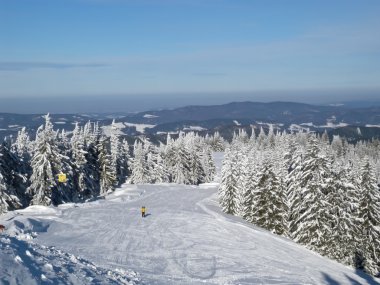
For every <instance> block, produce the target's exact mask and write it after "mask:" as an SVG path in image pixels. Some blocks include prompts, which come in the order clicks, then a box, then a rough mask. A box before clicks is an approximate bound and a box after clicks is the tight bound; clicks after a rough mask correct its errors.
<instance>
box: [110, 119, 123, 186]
mask: <svg viewBox="0 0 380 285" xmlns="http://www.w3.org/2000/svg"><path fill="white" fill-rule="evenodd" d="M110 141H111V143H110V144H111V166H112V171H113V172H114V175H115V177H116V181H117V185H121V184H122V183H124V182H125V174H124V171H123V165H122V160H123V157H122V155H123V152H122V147H123V146H122V145H121V142H120V139H119V134H118V129H117V127H116V123H115V120H113V121H112V125H111V138H110Z"/></svg>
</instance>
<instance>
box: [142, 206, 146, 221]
mask: <svg viewBox="0 0 380 285" xmlns="http://www.w3.org/2000/svg"><path fill="white" fill-rule="evenodd" d="M145 213H146V208H145V206H142V207H141V217H143V218H145Z"/></svg>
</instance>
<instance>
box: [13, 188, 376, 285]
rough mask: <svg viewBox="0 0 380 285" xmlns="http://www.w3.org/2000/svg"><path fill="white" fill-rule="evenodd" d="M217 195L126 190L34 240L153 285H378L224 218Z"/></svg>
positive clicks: (67, 212) (66, 213)
mask: <svg viewBox="0 0 380 285" xmlns="http://www.w3.org/2000/svg"><path fill="white" fill-rule="evenodd" d="M216 193H217V184H210V185H200V186H199V187H196V186H184V185H176V184H163V185H125V186H124V187H123V188H122V189H120V190H117V191H116V192H115V193H114V194H111V195H110V196H108V197H106V199H105V200H100V201H95V202H92V203H88V204H84V205H78V207H71V208H67V209H64V210H62V213H61V214H60V216H59V217H57V218H55V219H50V220H49V223H50V224H49V227H48V228H47V229H46V230H45V232H41V233H39V235H38V237H37V239H36V240H35V241H37V242H38V243H41V244H44V245H51V246H56V247H57V248H61V249H63V250H65V251H66V252H70V253H72V254H75V255H77V256H82V257H84V258H86V259H88V260H91V261H92V262H93V263H94V264H97V265H99V266H102V267H105V268H115V267H117V268H122V269H124V270H134V271H137V272H139V273H140V274H141V278H142V280H143V282H145V284H152V285H172V284H173V285H174V284H241V285H248V284H283V285H285V284H305V285H306V284H313V285H317V284H318V285H319V284H349V285H351V284H353V283H352V282H347V281H348V280H349V279H348V277H349V278H351V280H355V281H356V282H357V283H356V284H376V283H375V282H371V280H370V281H368V280H364V279H363V278H361V277H360V276H358V275H357V274H355V272H354V271H353V270H352V269H349V268H347V267H345V266H343V265H340V264H338V263H336V262H333V261H330V260H328V259H326V258H323V257H320V256H319V255H317V254H313V253H312V252H310V251H308V250H307V249H305V248H304V247H302V246H300V245H297V244H295V243H293V242H292V241H290V240H288V239H286V238H282V237H277V236H273V235H272V234H271V233H269V232H267V231H265V230H262V229H260V228H257V227H255V226H253V225H251V224H249V223H247V222H245V221H243V220H241V219H240V218H238V217H233V216H230V215H226V214H224V213H221V212H220V209H219V207H218V205H217V202H216ZM141 206H146V207H147V214H148V215H147V217H146V218H142V217H141V213H140V208H141ZM17 219H18V217H15V218H14V219H13V220H12V221H9V222H12V223H14V222H15V221H17ZM326 276H327V277H326ZM347 276H348V277H347ZM326 278H330V279H329V280H336V283H331V282H330V283H329V282H328V280H327V279H326Z"/></svg>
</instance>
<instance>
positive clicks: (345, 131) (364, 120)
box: [0, 102, 380, 140]
mask: <svg viewBox="0 0 380 285" xmlns="http://www.w3.org/2000/svg"><path fill="white" fill-rule="evenodd" d="M51 117H52V122H53V123H54V124H55V127H56V128H60V129H62V128H64V129H65V130H67V131H71V130H72V129H73V127H74V125H75V122H79V124H81V125H83V124H84V123H85V122H87V121H89V120H91V121H97V122H99V125H100V126H102V127H103V130H104V131H105V132H107V131H108V128H109V125H110V124H111V122H112V119H113V118H115V119H116V122H117V123H118V124H117V126H118V128H119V131H120V134H125V135H139V134H142V133H145V134H149V135H157V134H164V133H167V132H171V133H172V132H178V131H181V130H182V131H189V130H194V131H200V132H213V131H215V130H218V131H219V132H220V133H222V134H223V133H225V134H226V135H227V136H230V135H231V134H232V132H233V130H235V129H237V128H242V127H246V128H251V127H252V126H253V127H256V128H259V127H260V126H263V127H264V128H268V125H269V124H273V125H275V126H276V128H278V129H281V130H284V129H286V130H289V131H298V130H308V131H316V132H323V131H324V130H327V131H328V132H329V133H330V134H340V135H342V136H346V137H347V138H348V139H350V140H357V139H360V138H364V139H369V138H380V106H373V107H360V108H359V107H358V108H354V107H353V106H350V107H345V106H340V105H336V106H316V105H309V104H302V103H292V102H272V103H258V102H233V103H229V104H224V105H212V106H186V107H181V108H176V109H167V110H151V111H145V112H140V113H136V114H127V113H126V114H120V113H118V114H53V115H51ZM43 122H44V118H43V115H20V114H9V113H0V137H4V136H9V135H14V134H16V133H17V131H18V130H19V129H20V128H21V127H23V126H25V127H26V128H27V129H28V130H29V131H30V132H31V133H34V132H35V130H36V129H37V128H38V127H39V126H40V125H41V124H43ZM228 134H229V135H228Z"/></svg>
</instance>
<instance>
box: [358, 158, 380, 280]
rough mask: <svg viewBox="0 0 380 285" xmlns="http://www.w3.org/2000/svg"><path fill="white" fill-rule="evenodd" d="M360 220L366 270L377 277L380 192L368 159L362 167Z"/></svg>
mask: <svg viewBox="0 0 380 285" xmlns="http://www.w3.org/2000/svg"><path fill="white" fill-rule="evenodd" d="M359 218H360V219H361V222H362V224H361V227H360V229H361V239H362V246H363V248H362V251H363V257H364V270H365V271H366V272H368V273H370V274H372V275H377V274H378V273H379V272H380V191H379V188H378V185H377V184H376V179H375V175H374V173H373V169H372V166H371V164H370V162H369V159H368V158H366V159H365V160H364V162H363V164H362V167H361V177H360V202H359Z"/></svg>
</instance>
